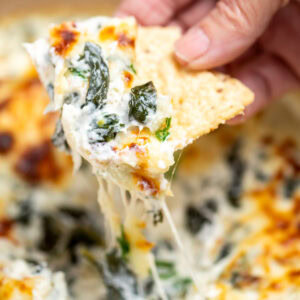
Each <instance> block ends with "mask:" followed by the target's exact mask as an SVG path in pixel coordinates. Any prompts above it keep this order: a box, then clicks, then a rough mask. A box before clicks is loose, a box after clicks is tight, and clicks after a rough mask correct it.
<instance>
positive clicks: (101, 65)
mask: <svg viewBox="0 0 300 300" xmlns="http://www.w3.org/2000/svg"><path fill="white" fill-rule="evenodd" d="M84 59H85V62H86V63H87V64H88V65H89V67H90V77H89V87H88V91H87V94H86V102H93V103H94V104H95V105H96V106H99V107H100V108H102V107H103V106H104V105H105V99H106V97H107V93H108V86H109V69H108V66H107V64H106V63H105V61H104V59H103V58H102V55H101V48H100V46H98V45H96V44H94V43H91V42H87V43H86V44H85V47H84Z"/></svg>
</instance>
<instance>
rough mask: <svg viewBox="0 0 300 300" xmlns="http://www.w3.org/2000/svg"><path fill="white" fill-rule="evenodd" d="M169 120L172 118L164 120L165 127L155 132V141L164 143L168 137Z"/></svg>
mask: <svg viewBox="0 0 300 300" xmlns="http://www.w3.org/2000/svg"><path fill="white" fill-rule="evenodd" d="M171 120H172V118H166V124H165V127H164V128H162V129H159V130H157V131H156V132H155V135H156V137H157V139H159V140H160V141H161V142H164V141H165V140H166V139H167V138H168V136H169V135H170V132H169V129H170V127H171Z"/></svg>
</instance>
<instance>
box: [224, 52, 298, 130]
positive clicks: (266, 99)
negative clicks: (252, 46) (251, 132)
mask: <svg viewBox="0 0 300 300" xmlns="http://www.w3.org/2000/svg"><path fill="white" fill-rule="evenodd" d="M231 73H232V75H234V76H236V77H237V78H239V79H241V81H243V82H244V83H245V84H246V85H247V86H248V87H249V88H250V89H251V90H252V91H253V92H254V94H255V100H254V102H253V103H251V104H250V105H249V106H247V107H246V109H245V114H244V115H240V116H237V117H236V118H234V119H232V120H230V121H229V122H227V123H228V124H231V125H233V124H239V123H241V122H243V121H244V120H246V119H247V118H249V117H251V116H253V115H254V114H256V113H257V112H258V111H260V110H262V109H263V108H264V107H265V106H266V105H268V104H269V103H271V102H272V101H273V100H274V99H276V98H278V97H280V96H281V95H283V94H284V93H286V92H287V91H290V90H293V89H297V88H299V87H300V81H299V79H298V78H297V77H296V76H295V74H294V72H293V71H292V70H291V69H290V68H289V66H288V65H286V64H285V63H284V62H283V61H281V60H280V59H278V58H276V57H274V56H271V55H261V56H259V57H257V58H254V59H253V60H252V61H250V62H248V63H245V64H244V65H243V66H239V67H237V68H236V69H235V70H233V71H232V72H231Z"/></svg>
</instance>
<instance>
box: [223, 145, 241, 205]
mask: <svg viewBox="0 0 300 300" xmlns="http://www.w3.org/2000/svg"><path fill="white" fill-rule="evenodd" d="M241 146H242V145H241V141H240V140H237V142H235V143H234V144H233V146H232V148H231V149H230V151H229V153H228V155H227V164H228V166H229V168H230V170H231V174H232V176H231V182H230V183H229V186H228V190H227V199H228V202H229V204H230V205H231V206H232V207H234V208H239V207H240V206H241V195H242V192H243V179H244V174H245V171H246V165H245V162H244V161H243V160H242V157H241Z"/></svg>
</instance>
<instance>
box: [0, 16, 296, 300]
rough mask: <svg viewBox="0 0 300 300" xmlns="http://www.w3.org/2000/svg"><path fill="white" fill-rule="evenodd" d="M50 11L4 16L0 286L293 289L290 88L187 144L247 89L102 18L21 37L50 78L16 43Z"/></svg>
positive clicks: (67, 293) (59, 292)
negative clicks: (192, 68)
mask: <svg viewBox="0 0 300 300" xmlns="http://www.w3.org/2000/svg"><path fill="white" fill-rule="evenodd" d="M53 21H55V22H57V20H53V19H51V18H34V17H30V18H28V19H26V18H25V19H19V20H18V21H15V22H14V23H8V24H2V25H1V26H0V36H1V42H2V43H3V46H2V47H1V50H0V51H1V52H0V64H1V68H0V71H1V72H0V190H1V193H0V299H1V300H2V299H3V300H15V299H16V300H18V299H22V300H23V299H25V300H27V299H30V300H37V299H38V300H40V299H46V300H52V299H59V300H67V299H68V300H76V299H80V300H99V299H103V300H104V299H117V300H119V299H120V300H123V299H126V300H127V299H130V300H131V299H133V300H134V299H146V300H159V299H175V300H177V299H178V300H181V299H187V300H199V299H200V300H237V299H239V300H240V299H241V300H261V299H269V300H277V299H278V300H279V299H280V300H281V299H288V300H297V299H300V281H299V278H300V277H299V275H300V258H299V255H300V253H299V247H300V235H299V204H300V175H299V170H300V151H299V147H300V145H299V143H300V141H299V134H298V128H299V125H300V124H299V113H298V112H299V110H298V112H297V105H296V104H295V103H297V101H298V100H299V99H298V98H297V96H295V97H294V98H296V99H294V98H286V99H282V101H279V102H277V103H275V104H274V105H273V106H272V107H271V108H270V109H269V110H268V111H265V112H264V113H263V114H262V115H260V116H259V117H257V118H255V119H252V120H250V121H248V122H247V123H246V124H244V125H241V126H238V127H227V126H221V127H220V128H219V129H217V130H216V131H215V132H213V133H211V134H209V135H207V136H205V137H200V138H199V139H197V141H195V142H194V143H193V144H190V143H191V142H192V141H193V140H195V139H196V138H197V137H199V136H201V135H203V134H205V133H208V132H210V131H211V130H213V129H215V128H216V127H217V126H218V125H219V124H221V123H223V122H224V121H225V120H226V119H228V118H230V117H232V116H233V115H235V114H237V113H240V112H241V111H242V110H243V107H244V106H245V105H246V104H247V103H249V102H250V101H251V99H252V95H251V93H250V92H248V90H247V89H246V88H244V87H243V86H242V85H241V84H240V83H239V82H237V81H235V80H234V79H231V78H228V77H226V76H225V75H221V74H214V73H210V72H203V73H201V74H200V75H194V74H189V73H184V72H185V71H182V70H177V69H176V68H175V67H174V65H173V62H172V61H171V60H170V59H168V58H167V56H168V55H167V54H168V53H170V51H172V50H171V49H172V45H171V44H172V43H166V44H167V45H165V46H164V43H163V42H162V41H161V39H162V40H165V41H166V40H167V39H169V41H173V40H174V39H176V38H177V36H178V32H177V31H174V30H173V29H172V30H171V29H165V30H167V32H161V31H160V30H159V29H158V28H136V25H135V22H134V20H133V19H124V20H122V21H121V20H119V19H112V18H102V17H101V18H95V19H90V20H87V21H81V22H67V23H63V24H62V25H55V26H53V27H52V28H51V30H50V38H49V40H39V41H38V42H36V43H35V44H34V46H29V51H30V52H31V54H33V60H34V63H35V65H36V66H37V69H38V71H39V75H40V76H41V79H42V82H43V85H46V87H47V91H46V89H45V88H44V87H43V85H42V83H41V82H40V81H39V79H38V75H37V74H36V72H35V71H34V67H33V66H32V65H31V62H30V60H29V58H28V56H26V54H25V51H24V49H23V48H22V46H21V45H22V44H23V43H24V42H26V43H28V42H33V41H34V40H36V39H38V38H41V37H45V36H46V34H47V30H48V24H49V23H51V22H53ZM100 24H101V26H99V25H100ZM112 28H113V29H112ZM124 30H125V32H126V35H125V36H124V35H122V34H123V33H124ZM70 31H71V32H72V34H70ZM12 32H13V33H14V38H11V36H12ZM58 32H59V34H58V35H57V33H58ZM74 32H77V33H76V34H75V35H74V34H73V33H74ZM83 32H85V34H83ZM141 32H143V33H144V34H143V35H141V34H140V33H141ZM29 33H30V34H29ZM61 36H63V37H64V39H63V40H62V39H61ZM112 36H113V37H114V40H113V41H112V40H111V39H112ZM73 39H75V41H76V42H75V43H74V42H73ZM102 39H103V40H102ZM147 39H148V40H149V41H151V42H150V45H149V44H148V43H146V42H145V40H147ZM4 41H5V42H4ZM120 41H121V42H120ZM132 41H135V42H134V45H135V48H136V49H134V47H132V46H130V45H131V44H132V43H133V42H132ZM157 45H160V46H161V47H160V48H159V47H158V46H157ZM164 47H166V48H167V49H165V48H164ZM157 49H159V50H157ZM49 53H50V55H49ZM153 53H156V55H153ZM160 55H161V56H160ZM12 62H14V63H12ZM158 62H159V67H158V66H157V63H158ZM50 64H51V65H53V67H52V68H49V65H50ZM95 66H97V67H95ZM98 67H99V68H98ZM165 69H166V70H168V71H167V75H168V76H167V75H166V73H164V70H165ZM127 72H128V74H130V75H128V74H127ZM126 74H127V75H126ZM108 78H109V81H107V79H108ZM128 78H131V79H130V80H128ZM178 78H181V79H182V82H180V81H176V82H177V84H176V86H174V83H173V82H174V80H178ZM187 78H188V79H189V80H188V81H187ZM91 79H94V80H95V82H92V81H91ZM100 79H101V82H100V81H99V80H100ZM185 86H186V87H185ZM194 86H195V87H194ZM197 86H201V89H200V90H199V91H197ZM196 91H197V92H198V94H199V93H200V95H201V99H200V100H197V99H198V98H197V97H195V96H194V95H195V93H196ZM47 92H48V93H47ZM48 94H49V95H50V97H49V96H48ZM103 95H106V96H105V97H104V96H103ZM141 95H142V99H143V105H142V106H136V102H138V101H140V97H141ZM49 98H51V100H49ZM153 99H155V100H153ZM181 99H186V101H182V100H181ZM203 99H204V100H203ZM152 100H153V101H152ZM49 101H50V104H49ZM193 101H194V102H193ZM213 101H214V102H213ZM191 103H194V104H193V106H191ZM47 106H48V107H47ZM46 107H47V111H48V113H46V114H43V111H44V110H45V109H46ZM188 107H190V108H188ZM145 111H146V113H145ZM199 116H200V117H199ZM196 119H197V122H196V121H195V120H196ZM200 121H202V122H200ZM188 144H190V145H189V146H187V147H186V149H184V150H183V151H181V149H183V148H184V147H185V146H186V145H188ZM54 145H55V146H54ZM61 150H63V151H61ZM178 150H180V151H178ZM175 151H176V152H175ZM66 152H70V153H71V154H72V156H73V160H72V159H71V156H70V155H68V154H67V153H66ZM174 152H175V155H173V153H174ZM80 157H81V158H80ZM179 158H180V159H179ZM80 160H82V163H81V165H80V163H79V161H80ZM159 161H161V162H159ZM174 161H175V162H176V163H175V166H176V168H171V169H170V170H169V168H170V166H171V165H173V164H174ZM145 162H148V165H144V163H145ZM163 163H164V164H163ZM74 166H75V167H76V168H77V172H75V173H74V174H73V168H74ZM92 172H94V173H95V174H96V177H97V179H96V178H94V176H93V174H92ZM166 172H167V173H166ZM165 173H166V174H165ZM171 177H172V192H171V190H170V183H169V181H168V178H171ZM150 179H151V180H150ZM154 182H155V183H156V185H154V184H153V183H154ZM99 183H100V189H99V193H97V190H98V185H99ZM118 186H121V189H119V188H118ZM154 190H155V191H156V192H155V193H154ZM171 194H172V195H173V196H171ZM164 198H165V199H164ZM97 199H98V200H99V202H100V204H101V211H100V209H99V207H98V205H97ZM122 201H123V202H122ZM166 203H167V206H168V209H166V205H165V204H166ZM168 220H169V221H170V220H171V223H172V222H173V223H172V225H174V227H175V228H176V232H175V237H174V230H173V229H174V227H170V224H169V222H167V221H168ZM178 237H179V238H180V240H179V241H178V240H177V242H176V239H177V238H178ZM178 242H179V244H180V245H181V246H182V247H180V245H179V246H178Z"/></svg>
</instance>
